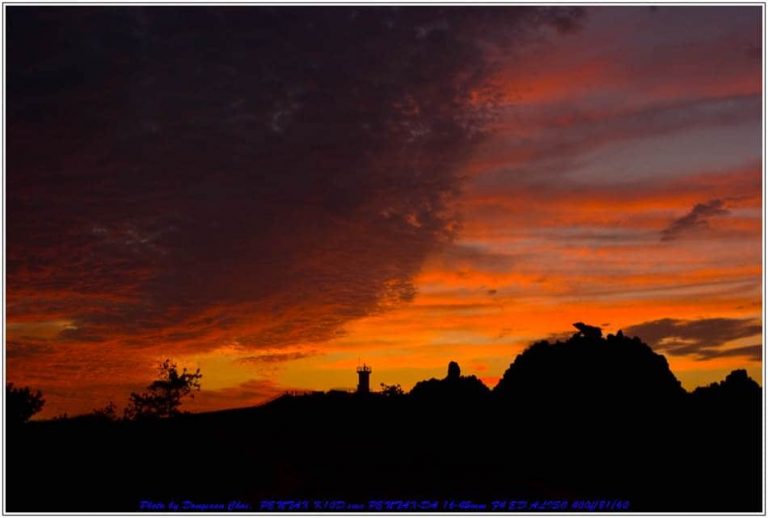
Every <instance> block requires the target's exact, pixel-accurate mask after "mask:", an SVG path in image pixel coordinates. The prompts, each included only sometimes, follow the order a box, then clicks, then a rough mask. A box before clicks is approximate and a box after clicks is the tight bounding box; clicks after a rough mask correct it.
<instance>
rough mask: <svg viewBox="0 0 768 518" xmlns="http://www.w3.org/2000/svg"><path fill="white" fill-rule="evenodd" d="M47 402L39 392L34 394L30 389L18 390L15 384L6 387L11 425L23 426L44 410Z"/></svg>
mask: <svg viewBox="0 0 768 518" xmlns="http://www.w3.org/2000/svg"><path fill="white" fill-rule="evenodd" d="M43 405H45V400H44V399H43V393H42V392H40V391H39V390H38V391H37V392H32V391H31V390H30V389H29V387H24V388H16V387H14V386H13V383H8V384H7V385H6V386H5V408H6V418H7V419H8V423H9V424H22V423H26V422H27V421H29V419H30V418H31V417H32V416H33V415H35V414H36V413H38V412H39V411H40V410H42V409H43Z"/></svg>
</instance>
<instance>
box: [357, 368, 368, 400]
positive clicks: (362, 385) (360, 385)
mask: <svg viewBox="0 0 768 518" xmlns="http://www.w3.org/2000/svg"><path fill="white" fill-rule="evenodd" d="M370 382H371V368H370V367H369V366H367V365H366V364H362V365H361V366H360V367H358V368H357V393H358V394H368V393H369V392H370V391H371V383H370Z"/></svg>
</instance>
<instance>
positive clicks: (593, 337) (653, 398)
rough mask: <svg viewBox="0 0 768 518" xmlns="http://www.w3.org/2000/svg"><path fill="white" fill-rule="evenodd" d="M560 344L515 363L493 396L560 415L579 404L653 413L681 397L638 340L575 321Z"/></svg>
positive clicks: (659, 359)
mask: <svg viewBox="0 0 768 518" xmlns="http://www.w3.org/2000/svg"><path fill="white" fill-rule="evenodd" d="M574 326H575V327H577V329H579V332H577V333H575V334H574V335H573V336H572V337H571V338H570V339H569V340H567V341H565V342H561V341H557V342H555V343H549V342H547V341H541V342H537V343H535V344H533V345H532V346H530V347H529V348H528V349H526V350H525V351H523V353H521V354H520V355H518V356H517V358H515V361H514V362H513V363H512V364H511V365H510V366H509V369H507V371H506V372H505V373H504V375H503V376H502V378H501V380H500V381H499V383H498V385H497V386H496V387H495V388H494V391H493V392H494V395H496V396H497V397H498V398H500V399H503V400H506V401H509V402H510V403H512V404H514V405H519V406H530V405H558V406H560V407H562V410H563V411H568V410H573V409H575V408H579V406H581V405H585V404H587V405H590V406H592V407H595V406H601V407H603V408H606V409H608V408H610V412H611V414H612V418H614V417H615V415H616V414H617V413H622V414H630V413H631V414H636V413H637V412H648V411H651V412H658V411H659V410H660V409H661V408H662V407H663V408H666V407H669V406H670V405H678V404H680V403H681V402H682V398H683V397H684V396H685V391H684V390H683V388H682V386H681V385H680V382H679V381H678V380H677V378H675V376H674V374H672V371H670V370H669V365H668V364H667V360H666V358H664V356H662V355H660V354H656V353H654V352H653V350H652V349H651V348H650V347H649V346H648V345H646V344H644V343H643V342H642V341H641V340H640V339H639V338H637V337H635V338H629V337H626V336H624V335H623V333H622V332H621V331H619V333H618V334H617V335H608V337H607V338H603V337H602V333H601V332H600V329H599V328H597V327H593V326H587V325H585V324H582V323H581V322H579V323H577V324H574Z"/></svg>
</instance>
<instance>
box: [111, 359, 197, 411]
mask: <svg viewBox="0 0 768 518" xmlns="http://www.w3.org/2000/svg"><path fill="white" fill-rule="evenodd" d="M202 377H203V375H202V374H200V369H197V370H196V371H195V372H194V373H191V372H187V369H186V368H185V369H184V370H183V371H182V372H181V374H179V371H178V368H177V366H176V364H175V363H174V362H172V361H171V360H165V361H164V362H163V363H162V364H161V365H160V379H157V380H155V381H153V382H152V383H151V384H150V385H149V386H148V387H147V392H144V393H141V394H138V393H136V392H132V393H131V396H130V400H131V403H130V405H129V406H128V408H126V409H125V418H126V419H145V418H158V417H173V416H176V415H178V414H179V413H180V411H179V407H180V406H181V403H182V399H183V398H185V397H187V396H189V397H194V394H193V391H197V390H200V378H202Z"/></svg>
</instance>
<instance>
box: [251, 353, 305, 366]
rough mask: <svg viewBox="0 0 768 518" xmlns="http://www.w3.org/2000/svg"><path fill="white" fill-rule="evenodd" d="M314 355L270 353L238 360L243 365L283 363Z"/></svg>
mask: <svg viewBox="0 0 768 518" xmlns="http://www.w3.org/2000/svg"><path fill="white" fill-rule="evenodd" d="M312 354H314V353H310V352H302V351H298V352H292V353H272V354H259V355H256V356H245V357H243V358H240V361H241V362H243V363H256V364H259V363H283V362H287V361H291V360H300V359H301V358H306V357H307V356H312Z"/></svg>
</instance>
